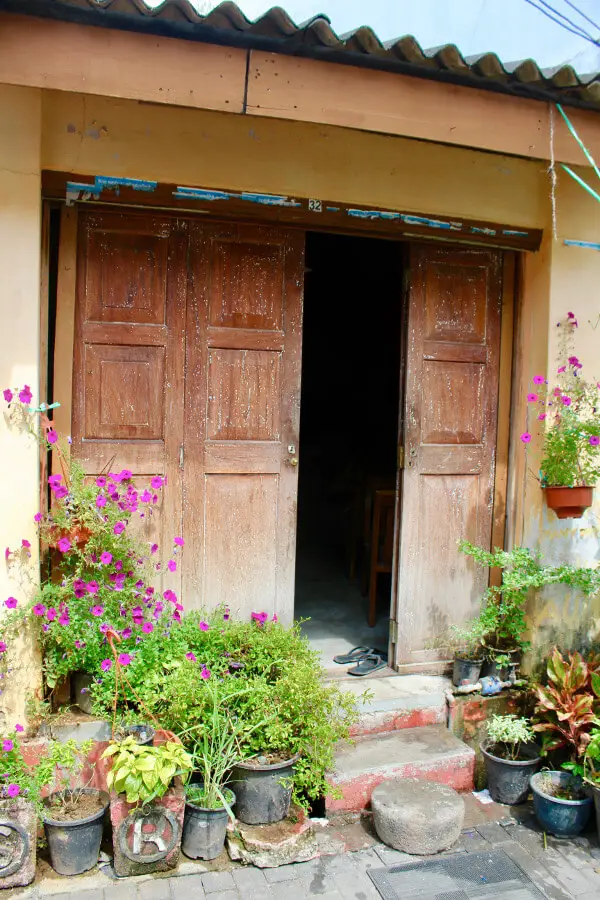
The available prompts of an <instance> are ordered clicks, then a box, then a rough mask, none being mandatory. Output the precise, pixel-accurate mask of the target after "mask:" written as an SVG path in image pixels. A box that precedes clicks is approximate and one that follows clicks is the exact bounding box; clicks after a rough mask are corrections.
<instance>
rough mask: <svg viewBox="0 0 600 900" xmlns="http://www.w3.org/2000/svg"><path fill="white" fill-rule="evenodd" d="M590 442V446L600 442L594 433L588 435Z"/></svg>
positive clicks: (595, 445) (599, 438)
mask: <svg viewBox="0 0 600 900" xmlns="http://www.w3.org/2000/svg"><path fill="white" fill-rule="evenodd" d="M590 444H591V445H592V447H597V446H598V445H599V444H600V437H598V436H597V435H595V434H592V435H590Z"/></svg>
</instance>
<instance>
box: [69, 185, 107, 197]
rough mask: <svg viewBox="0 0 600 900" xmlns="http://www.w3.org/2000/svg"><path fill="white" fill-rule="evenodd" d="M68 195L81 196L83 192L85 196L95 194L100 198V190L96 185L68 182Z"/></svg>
mask: <svg viewBox="0 0 600 900" xmlns="http://www.w3.org/2000/svg"><path fill="white" fill-rule="evenodd" d="M66 190H67V194H79V193H81V192H83V193H85V194H94V195H95V196H97V197H99V196H100V190H101V189H100V188H99V187H96V185H95V184H80V183H79V182H78V181H67V187H66Z"/></svg>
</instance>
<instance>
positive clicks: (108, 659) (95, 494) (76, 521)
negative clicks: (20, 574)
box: [0, 388, 184, 688]
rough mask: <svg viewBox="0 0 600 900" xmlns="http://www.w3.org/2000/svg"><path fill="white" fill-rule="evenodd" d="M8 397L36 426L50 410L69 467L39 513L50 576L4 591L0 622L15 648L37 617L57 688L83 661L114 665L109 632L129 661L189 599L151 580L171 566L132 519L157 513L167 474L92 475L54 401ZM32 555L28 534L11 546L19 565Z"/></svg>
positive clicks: (45, 426)
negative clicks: (26, 590)
mask: <svg viewBox="0 0 600 900" xmlns="http://www.w3.org/2000/svg"><path fill="white" fill-rule="evenodd" d="M4 398H5V400H7V402H8V403H9V405H10V406H11V407H12V408H13V410H14V407H15V406H16V407H17V409H16V416H17V418H18V419H20V420H21V421H25V422H26V423H27V425H28V430H29V431H30V432H32V433H35V427H34V424H33V421H34V417H35V415H36V414H40V422H41V435H40V440H41V441H42V443H43V444H45V445H46V446H47V447H54V449H55V451H56V453H57V456H58V460H59V462H60V467H61V472H60V473H55V474H53V475H50V476H49V478H48V487H49V490H50V494H51V500H52V502H51V507H50V509H49V511H47V512H44V511H40V512H38V513H36V515H35V516H34V519H35V522H36V524H37V527H38V530H39V535H40V540H41V544H42V547H46V548H48V551H49V552H50V555H51V560H52V565H51V567H50V572H49V576H48V577H47V578H46V579H45V580H44V582H43V583H42V585H41V586H38V587H34V589H33V591H32V594H31V596H30V598H29V600H28V601H27V602H25V603H24V604H18V602H17V600H16V599H15V598H14V597H8V598H6V599H5V600H4V605H5V607H6V608H7V610H8V613H7V614H5V615H4V616H3V618H2V622H1V623H0V638H1V641H0V652H6V649H7V645H8V640H9V638H10V637H13V636H14V633H15V629H18V628H19V627H20V626H21V625H23V624H24V623H27V624H30V625H33V626H34V627H35V628H36V631H37V634H38V636H39V641H40V645H41V648H42V650H43V657H44V660H43V666H44V674H45V679H46V684H47V685H48V687H50V688H53V687H54V686H55V685H56V683H57V681H58V680H59V679H60V678H61V677H63V676H65V675H68V674H69V673H70V672H73V671H77V670H80V671H84V672H88V673H90V674H93V675H95V676H97V677H101V676H102V673H106V672H107V671H108V670H110V668H111V667H112V666H113V664H114V657H113V654H112V653H111V652H110V648H109V645H108V641H107V634H109V633H111V634H113V635H114V636H115V640H116V641H117V642H118V643H119V654H118V661H119V664H120V665H121V666H128V665H130V664H131V663H132V662H133V660H134V659H135V656H136V653H137V648H138V647H139V645H140V643H141V642H142V641H143V640H144V638H145V637H147V636H148V635H150V634H152V632H153V631H154V629H155V628H157V627H159V626H160V627H163V628H164V627H165V625H166V626H167V627H168V624H169V623H170V622H171V621H172V620H173V619H175V620H177V619H179V618H180V616H181V611H182V609H183V606H182V605H181V604H180V602H179V599H178V597H177V595H176V594H175V593H174V591H172V590H165V591H163V592H162V594H161V593H159V592H158V591H157V590H156V589H155V588H154V586H153V585H152V583H151V580H152V579H153V578H154V577H155V576H156V574H157V570H160V569H161V563H159V562H156V561H155V560H156V558H157V551H158V546H157V545H156V544H151V545H146V546H144V545H143V544H141V543H140V541H139V539H138V538H137V537H136V536H135V535H134V534H133V533H132V527H131V526H132V524H133V522H134V520H135V519H140V518H142V519H143V518H147V517H150V516H151V515H152V513H153V510H154V508H155V506H156V504H157V503H158V501H159V495H160V492H161V490H162V488H163V486H164V479H163V478H162V477H161V476H155V477H154V478H152V479H151V481H150V483H149V484H148V485H147V486H146V487H144V488H143V489H138V488H136V486H135V485H134V482H133V476H132V473H131V472H130V471H129V470H127V469H122V470H121V471H119V472H106V473H104V474H102V475H99V476H98V477H96V478H95V479H90V478H88V477H86V476H85V474H84V472H83V469H82V468H81V466H79V465H78V464H77V463H76V462H74V461H69V460H68V459H67V457H66V455H65V453H64V452H63V451H62V449H61V448H60V445H59V443H58V436H57V434H56V432H55V430H54V428H53V427H52V423H51V422H50V421H49V420H48V419H47V417H46V416H45V415H44V410H45V409H46V407H40V408H39V409H38V410H34V409H32V408H31V407H29V404H30V403H31V399H32V398H31V391H30V390H29V389H28V388H24V389H22V390H20V391H19V390H10V389H7V390H5V391H4ZM183 543H184V542H183V539H182V538H180V537H177V538H175V541H174V545H173V551H172V553H171V554H170V559H169V561H168V563H167V569H168V570H169V571H175V570H176V568H177V554H178V553H179V552H180V550H181V548H182V547H183ZM30 556H31V549H30V544H29V542H28V541H27V540H25V539H23V540H22V541H21V545H20V546H19V547H17V548H15V549H10V548H7V549H6V551H5V557H6V561H7V563H8V565H9V566H17V567H19V568H22V567H23V565H24V564H26V563H27V561H28V558H29V557H30ZM32 583H33V580H32Z"/></svg>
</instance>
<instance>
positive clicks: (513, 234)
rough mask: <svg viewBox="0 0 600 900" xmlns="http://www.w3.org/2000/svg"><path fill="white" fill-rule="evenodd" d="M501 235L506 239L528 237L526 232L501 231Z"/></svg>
mask: <svg viewBox="0 0 600 900" xmlns="http://www.w3.org/2000/svg"><path fill="white" fill-rule="evenodd" d="M502 234H504V235H506V237H529V232H528V231H503V232H502Z"/></svg>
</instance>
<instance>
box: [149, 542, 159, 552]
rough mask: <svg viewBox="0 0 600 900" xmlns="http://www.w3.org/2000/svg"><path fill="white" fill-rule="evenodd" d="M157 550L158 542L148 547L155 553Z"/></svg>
mask: <svg viewBox="0 0 600 900" xmlns="http://www.w3.org/2000/svg"><path fill="white" fill-rule="evenodd" d="M157 550H158V544H152V546H151V547H150V553H156V551H157Z"/></svg>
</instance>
